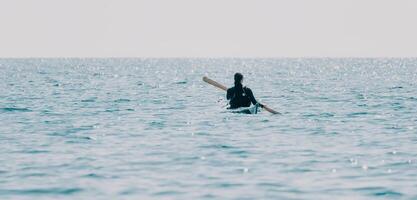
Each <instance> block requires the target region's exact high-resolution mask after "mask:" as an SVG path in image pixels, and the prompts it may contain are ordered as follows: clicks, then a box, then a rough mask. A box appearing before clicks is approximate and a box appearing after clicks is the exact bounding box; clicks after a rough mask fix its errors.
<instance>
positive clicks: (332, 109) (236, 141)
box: [0, 59, 417, 199]
mask: <svg viewBox="0 0 417 200" xmlns="http://www.w3.org/2000/svg"><path fill="white" fill-rule="evenodd" d="M237 71H239V72H241V73H243V74H244V75H245V79H244V84H246V85H247V86H249V87H251V88H252V90H253V91H254V94H255V96H256V97H257V99H258V100H260V101H261V102H263V103H265V104H267V105H269V106H270V107H272V108H274V109H275V110H277V111H280V112H281V113H283V115H271V114H269V113H268V112H266V111H262V112H261V113H260V114H258V115H244V114H234V113H230V112H227V111H226V109H225V107H226V101H225V99H224V98H225V94H224V92H222V91H221V90H218V89H216V88H214V87H213V86H210V85H208V84H206V83H204V82H203V81H201V78H202V76H204V75H206V76H209V77H210V78H212V79H215V80H217V81H218V82H221V83H224V84H226V85H228V86H231V85H232V83H233V80H232V78H233V74H234V73H235V72H237ZM0 80H1V81H0V147H1V148H0V199H58V198H59V199H417V190H416V188H417V181H416V180H417V164H416V162H417V160H416V158H417V147H416V146H417V59H0Z"/></svg>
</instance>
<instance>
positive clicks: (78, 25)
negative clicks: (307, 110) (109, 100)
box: [0, 0, 417, 57]
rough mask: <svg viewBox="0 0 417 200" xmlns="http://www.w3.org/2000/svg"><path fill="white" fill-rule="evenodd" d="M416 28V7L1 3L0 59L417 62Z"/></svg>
mask: <svg viewBox="0 0 417 200" xmlns="http://www.w3.org/2000/svg"><path fill="white" fill-rule="evenodd" d="M416 24H417V1H416V0H0V57H61V56H65V57H73V56H75V57H79V56H80V57H316V56H319V57H323V56H326V57H334V56H336V57H349V56H359V57H367V56H390V57H397V56H402V57H405V56H413V57H415V56H417V25H416Z"/></svg>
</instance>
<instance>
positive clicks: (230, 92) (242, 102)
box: [226, 73, 264, 109]
mask: <svg viewBox="0 0 417 200" xmlns="http://www.w3.org/2000/svg"><path fill="white" fill-rule="evenodd" d="M234 78H235V86H234V87H231V88H229V89H227V94H226V98H227V100H230V102H229V104H230V107H229V108H228V109H236V108H240V107H250V105H251V103H252V104H253V105H255V106H260V107H261V108H263V107H264V106H263V105H262V104H260V103H258V102H257V101H256V99H255V97H254V96H253V93H252V90H251V89H250V88H248V87H246V86H243V85H242V82H243V75H242V74H241V73H236V74H235V76H234Z"/></svg>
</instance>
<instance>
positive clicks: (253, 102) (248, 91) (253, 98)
mask: <svg viewBox="0 0 417 200" xmlns="http://www.w3.org/2000/svg"><path fill="white" fill-rule="evenodd" d="M246 90H247V91H246V93H247V94H248V96H249V99H250V101H251V102H252V104H253V105H256V104H257V103H258V101H256V99H255V96H253V92H252V90H251V89H249V88H246ZM259 105H260V106H261V108H263V107H264V105H262V104H261V103H259Z"/></svg>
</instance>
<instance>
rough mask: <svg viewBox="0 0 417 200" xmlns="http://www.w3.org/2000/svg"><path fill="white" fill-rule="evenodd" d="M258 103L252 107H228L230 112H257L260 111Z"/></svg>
mask: <svg viewBox="0 0 417 200" xmlns="http://www.w3.org/2000/svg"><path fill="white" fill-rule="evenodd" d="M259 107H260V106H259V104H256V105H254V106H252V107H243V108H236V109H228V110H229V111H230V112H231V113H240V114H258V112H259V111H260V109H259Z"/></svg>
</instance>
